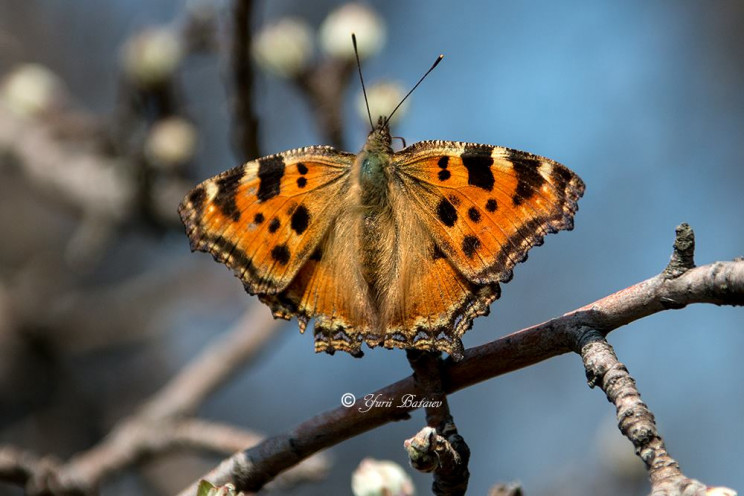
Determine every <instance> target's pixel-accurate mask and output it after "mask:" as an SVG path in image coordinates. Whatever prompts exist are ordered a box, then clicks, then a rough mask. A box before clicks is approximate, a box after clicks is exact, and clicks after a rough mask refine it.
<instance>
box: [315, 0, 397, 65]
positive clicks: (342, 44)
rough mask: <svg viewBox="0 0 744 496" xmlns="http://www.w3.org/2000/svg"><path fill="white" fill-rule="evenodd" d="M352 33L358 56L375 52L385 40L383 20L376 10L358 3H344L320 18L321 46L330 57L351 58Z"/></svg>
mask: <svg viewBox="0 0 744 496" xmlns="http://www.w3.org/2000/svg"><path fill="white" fill-rule="evenodd" d="M352 33H354V34H355V35H356V38H357V47H358V49H359V58H361V59H363V58H366V57H369V56H371V55H374V54H376V53H378V52H379V51H380V49H381V48H382V46H383V45H384V44H385V23H384V22H383V21H382V19H381V18H380V17H379V16H378V15H377V13H376V12H375V11H374V10H372V9H370V8H369V7H367V6H366V5H364V4H361V3H347V4H345V5H342V6H341V7H339V8H337V9H336V10H334V11H333V12H331V13H330V14H328V17H326V18H325V20H324V21H323V24H322V25H321V26H320V46H321V48H322V49H323V51H324V52H325V53H327V54H328V55H330V56H331V57H337V58H341V59H353V58H354V47H353V45H352V43H351V34H352Z"/></svg>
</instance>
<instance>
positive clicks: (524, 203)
mask: <svg viewBox="0 0 744 496" xmlns="http://www.w3.org/2000/svg"><path fill="white" fill-rule="evenodd" d="M392 168H393V170H394V171H395V175H396V178H397V181H396V182H395V183H394V186H393V198H394V201H395V203H396V205H395V208H394V210H395V211H396V212H399V218H398V219H397V224H398V225H399V226H404V228H403V229H401V230H400V245H399V246H401V247H402V246H405V247H406V248H405V249H401V250H400V253H399V255H398V256H399V258H400V259H401V260H405V263H403V264H401V267H403V269H402V270H401V271H400V274H399V278H398V281H397V284H393V285H392V287H397V288H399V290H398V291H399V294H398V295H392V296H391V297H389V298H387V303H388V308H386V309H385V312H384V315H385V316H386V319H387V320H386V329H387V332H386V337H385V346H388V347H390V346H389V345H392V346H397V347H413V348H419V349H438V350H441V351H445V352H447V353H449V354H451V355H453V356H454V357H455V358H458V357H459V356H461V353H462V343H461V342H460V337H461V336H462V335H463V334H464V333H465V332H466V331H467V330H468V329H470V327H471V326H472V321H473V319H474V318H475V317H477V316H479V315H486V314H487V313H488V311H489V308H488V307H489V305H490V303H491V302H493V301H494V300H495V299H496V298H498V296H499V284H498V283H499V282H506V281H508V280H509V279H511V276H512V268H513V267H514V265H515V264H517V263H518V262H520V261H523V260H524V259H525V258H526V256H527V251H528V250H529V249H530V248H531V247H532V246H535V245H539V244H541V243H542V239H543V237H544V236H545V234H547V233H551V232H555V231H558V230H560V229H571V228H572V226H573V216H574V214H575V212H576V210H577V208H578V207H577V201H578V199H579V197H581V195H582V193H583V191H584V184H583V183H582V181H581V179H579V177H578V176H577V175H576V174H574V173H573V172H571V171H570V170H569V169H567V168H566V167H564V166H562V165H560V164H558V163H557V162H554V161H552V160H550V159H546V158H543V157H538V156H535V155H531V154H529V153H525V152H520V151H516V150H511V149H507V148H500V147H494V146H489V145H476V144H470V143H456V142H447V141H427V142H420V143H416V144H414V145H412V146H411V147H409V148H406V149H404V150H402V151H401V152H399V153H396V154H395V157H394V159H393V164H392Z"/></svg>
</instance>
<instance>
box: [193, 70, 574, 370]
mask: <svg viewBox="0 0 744 496" xmlns="http://www.w3.org/2000/svg"><path fill="white" fill-rule="evenodd" d="M435 65H436V64H435ZM432 68H433V67H432ZM427 74H428V73H427ZM422 79H423V78H422ZM388 121H389V118H388V119H385V118H383V117H380V119H379V120H378V123H377V126H375V127H374V129H373V131H372V132H371V133H370V135H369V137H368V138H367V142H366V144H365V145H364V147H363V148H362V150H361V152H359V154H356V155H355V154H353V153H348V152H342V151H338V150H336V149H334V148H331V147H328V146H311V147H306V148H300V149H296V150H291V151H287V152H284V153H278V154H276V155H270V156H268V157H263V158H259V159H257V160H253V161H250V162H248V163H246V164H245V165H243V166H241V167H237V168H235V169H231V170H229V171H226V172H223V173H222V174H220V175H218V176H216V177H213V178H211V179H208V180H206V181H204V182H203V183H201V184H200V185H199V186H197V187H196V188H195V189H194V190H192V191H191V192H190V193H189V194H188V195H187V196H186V198H185V199H184V200H183V202H182V204H181V205H180V207H179V214H180V215H181V219H182V220H183V223H184V225H185V226H186V233H187V234H188V236H189V239H190V241H191V248H192V250H200V251H204V252H209V253H211V254H212V255H213V256H214V258H215V260H217V261H218V262H222V263H224V264H225V265H227V266H228V267H229V268H231V269H232V270H233V271H234V272H235V275H236V276H237V277H238V278H240V279H241V280H242V281H243V284H244V286H245V289H246V291H248V293H250V294H256V295H258V297H259V299H260V300H261V301H262V302H263V303H265V304H267V305H268V306H269V307H270V308H271V310H272V312H273V314H274V317H280V318H283V319H287V320H289V319H291V318H292V317H297V319H298V320H299V325H300V331H301V332H304V330H305V327H306V326H307V323H308V321H309V320H310V319H315V328H314V334H315V351H316V352H320V351H326V352H328V353H333V352H334V351H335V350H342V351H347V352H349V353H351V354H352V355H354V356H361V355H362V351H361V346H362V343H367V345H368V346H370V347H375V346H380V345H381V346H384V347H386V348H416V349H420V350H441V351H445V352H447V353H449V354H450V355H451V356H452V357H453V358H455V359H459V358H461V357H462V354H463V345H462V341H461V340H460V338H461V337H462V335H463V334H464V333H465V332H466V331H467V330H468V329H470V327H472V322H473V319H474V318H475V317H477V316H479V315H486V314H488V312H489V305H490V303H491V302H493V301H494V300H495V299H496V298H498V297H499V292H500V290H499V282H507V281H509V280H510V279H511V277H512V268H513V267H514V265H515V264H517V263H518V262H521V261H523V260H525V259H526V258H527V251H528V250H529V249H530V248H531V247H533V246H535V245H540V244H542V241H543V237H544V236H545V235H546V234H548V233H552V232H556V231H559V230H561V229H569V230H570V229H572V227H573V216H574V214H575V213H576V210H577V209H578V206H577V201H578V199H579V198H580V197H581V195H582V194H583V192H584V183H583V182H582V181H581V179H580V178H579V177H578V176H577V175H576V174H574V173H573V172H572V171H570V170H569V169H567V168H566V167H564V166H563V165H561V164H559V163H557V162H554V161H552V160H550V159H547V158H543V157H539V156H536V155H532V154H530V153H526V152H520V151H517V150H512V149H509V148H502V147H497V146H491V145H479V144H474V143H459V142H452V141H422V142H419V143H415V144H413V145H411V146H409V147H407V148H404V149H403V150H401V151H399V152H394V151H393V149H392V147H391V136H390V130H389V127H388Z"/></svg>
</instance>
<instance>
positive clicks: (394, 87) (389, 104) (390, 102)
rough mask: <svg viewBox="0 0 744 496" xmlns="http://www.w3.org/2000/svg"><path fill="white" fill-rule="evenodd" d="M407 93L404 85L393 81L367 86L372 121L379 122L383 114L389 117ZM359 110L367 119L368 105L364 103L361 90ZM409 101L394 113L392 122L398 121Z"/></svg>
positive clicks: (358, 103) (358, 101) (358, 100)
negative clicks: (378, 119) (404, 90)
mask: <svg viewBox="0 0 744 496" xmlns="http://www.w3.org/2000/svg"><path fill="white" fill-rule="evenodd" d="M404 95H405V93H404V92H403V87H402V86H401V85H399V84H398V83H394V82H392V81H382V82H379V83H375V84H373V85H372V86H370V87H369V88H367V99H368V100H369V111H370V114H372V122H377V118H378V117H379V116H381V115H383V116H385V117H388V116H390V112H392V111H393V109H395V106H396V105H398V104H399V103H400V101H401V99H402V98H403V96H404ZM356 106H357V111H358V112H359V115H361V116H362V119H364V120H365V121H366V120H367V107H366V105H365V104H364V93H362V92H360V93H359V97H358V98H357V105H356ZM407 108H408V102H407V101H406V102H405V103H404V104H403V105H401V107H400V108H399V109H398V110H397V111H396V112H395V114H394V115H393V118H392V120H391V121H390V122H391V123H394V122H396V121H397V120H398V119H399V118H400V117H402V116H403V114H405V113H406V110H407Z"/></svg>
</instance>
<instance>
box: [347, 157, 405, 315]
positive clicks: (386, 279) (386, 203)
mask: <svg viewBox="0 0 744 496" xmlns="http://www.w3.org/2000/svg"><path fill="white" fill-rule="evenodd" d="M391 155H392V150H390V152H389V153H388V152H387V151H386V150H384V148H383V149H382V150H379V149H377V150H374V149H373V150H368V149H367V147H365V149H364V150H362V152H361V153H360V154H359V155H358V157H357V160H356V163H355V164H354V165H355V167H354V170H353V174H354V176H355V179H356V181H358V182H357V188H355V190H356V195H357V199H356V200H357V202H358V203H357V205H358V206H359V211H358V212H359V217H358V220H357V222H359V231H358V232H359V238H358V240H357V243H358V244H357V248H358V250H359V260H360V263H361V271H362V274H363V276H364V280H365V281H366V283H367V285H368V287H369V290H370V293H371V294H372V295H374V300H375V303H376V306H377V309H378V311H379V310H380V308H381V307H382V306H384V299H385V296H386V294H387V293H388V289H389V284H390V282H391V280H392V278H393V277H394V273H395V270H396V265H397V263H396V262H397V261H396V251H395V246H396V243H397V237H398V226H397V224H396V221H395V217H394V214H393V206H392V198H391V191H390V187H391V176H390V172H391V171H390V169H389V168H390V158H391Z"/></svg>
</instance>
